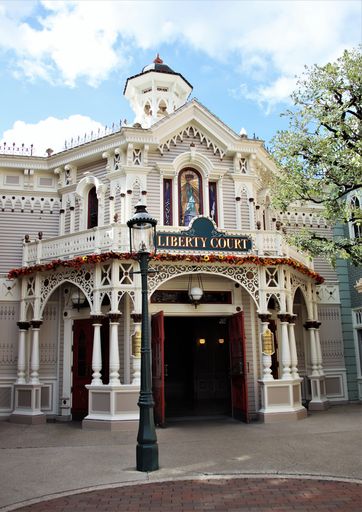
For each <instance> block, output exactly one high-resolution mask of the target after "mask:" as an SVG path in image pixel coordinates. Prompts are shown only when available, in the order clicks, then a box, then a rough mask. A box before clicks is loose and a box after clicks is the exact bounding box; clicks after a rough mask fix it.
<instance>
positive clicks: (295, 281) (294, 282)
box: [290, 274, 308, 300]
mask: <svg viewBox="0 0 362 512" xmlns="http://www.w3.org/2000/svg"><path fill="white" fill-rule="evenodd" d="M290 287H291V292H292V297H294V295H295V292H296V290H297V288H300V289H301V290H302V292H303V295H304V299H305V300H307V297H308V286H307V282H306V281H304V280H303V279H302V278H301V277H300V276H299V275H297V274H291V275H290Z"/></svg>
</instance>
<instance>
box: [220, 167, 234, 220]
mask: <svg viewBox="0 0 362 512" xmlns="http://www.w3.org/2000/svg"><path fill="white" fill-rule="evenodd" d="M222 187H223V203H224V227H225V228H226V229H236V214H235V187H234V181H233V180H232V178H230V177H229V176H224V178H223V180H222Z"/></svg>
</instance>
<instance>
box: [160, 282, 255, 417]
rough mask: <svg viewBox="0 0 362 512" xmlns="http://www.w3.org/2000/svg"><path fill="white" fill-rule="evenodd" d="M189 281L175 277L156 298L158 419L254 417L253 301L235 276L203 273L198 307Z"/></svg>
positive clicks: (164, 285)
mask: <svg viewBox="0 0 362 512" xmlns="http://www.w3.org/2000/svg"><path fill="white" fill-rule="evenodd" d="M189 279H190V277H189V275H182V276H179V277H175V278H173V279H170V280H169V281H168V282H166V283H164V284H163V285H162V286H161V287H160V288H158V289H157V290H156V291H155V292H154V294H153V295H152V297H151V311H152V312H153V313H154V314H153V315H152V329H151V331H152V357H153V369H152V372H153V393H154V399H155V404H156V405H155V418H156V423H158V424H161V425H163V424H164V423H165V421H171V420H174V419H175V418H183V419H185V418H200V417H214V416H220V415H228V416H232V417H234V418H236V419H239V420H242V421H248V420H249V406H248V380H249V372H248V368H249V366H250V361H249V362H248V363H247V360H246V359H247V357H246V343H247V342H248V343H249V345H252V343H253V342H252V340H251V339H250V329H248V332H249V340H246V335H245V321H244V317H245V312H247V323H248V325H250V322H251V318H250V303H251V302H252V299H251V298H250V296H248V294H247V293H246V292H245V291H244V290H242V289H241V287H240V286H239V284H237V283H235V282H234V281H232V280H231V279H227V278H224V277H220V276H215V275H204V274H202V279H203V281H202V285H203V289H204V296H203V299H202V300H201V303H200V304H199V305H197V308H196V307H195V306H194V305H193V304H192V303H191V302H190V299H189V298H188V293H187V290H188V286H189ZM251 352H252V351H251V350H249V357H250V353H251Z"/></svg>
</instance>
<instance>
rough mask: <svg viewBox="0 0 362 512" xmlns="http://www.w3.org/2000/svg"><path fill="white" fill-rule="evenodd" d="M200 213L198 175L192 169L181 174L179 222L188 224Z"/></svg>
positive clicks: (184, 224)
mask: <svg viewBox="0 0 362 512" xmlns="http://www.w3.org/2000/svg"><path fill="white" fill-rule="evenodd" d="M199 213H200V199H199V177H198V175H197V174H196V173H195V172H193V171H187V172H186V173H184V174H183V175H182V176H181V224H182V225H183V226H188V225H189V224H190V222H191V221H192V219H193V218H194V217H196V215H199Z"/></svg>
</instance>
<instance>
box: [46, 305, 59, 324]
mask: <svg viewBox="0 0 362 512" xmlns="http://www.w3.org/2000/svg"><path fill="white" fill-rule="evenodd" d="M57 312H58V306H56V305H55V304H47V306H46V307H45V309H44V313H43V321H46V320H50V321H52V320H56V318H57Z"/></svg>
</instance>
